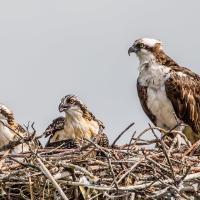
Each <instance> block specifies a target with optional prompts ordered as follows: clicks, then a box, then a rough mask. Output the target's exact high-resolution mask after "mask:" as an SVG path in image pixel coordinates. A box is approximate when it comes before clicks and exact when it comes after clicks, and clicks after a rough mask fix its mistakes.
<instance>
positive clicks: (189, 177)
mask: <svg viewBox="0 0 200 200" xmlns="http://www.w3.org/2000/svg"><path fill="white" fill-rule="evenodd" d="M177 178H180V176H177ZM198 178H200V172H198V173H194V174H189V175H187V176H186V177H185V179H184V181H183V182H187V181H191V180H197V179H198ZM59 182H61V183H65V184H66V185H71V186H83V187H88V188H91V189H95V190H100V191H117V189H116V188H113V187H108V186H99V185H93V184H84V183H80V182H73V181H63V180H60V181H59ZM173 182H174V180H172V179H171V178H170V179H165V180H163V181H162V182H160V181H155V182H153V183H152V182H150V183H143V184H139V185H134V186H121V187H119V188H118V190H119V191H127V192H128V191H130V192H136V191H137V190H142V189H145V188H147V187H149V186H150V185H151V186H154V187H158V186H162V185H163V184H172V183H173ZM180 190H181V189H180Z"/></svg>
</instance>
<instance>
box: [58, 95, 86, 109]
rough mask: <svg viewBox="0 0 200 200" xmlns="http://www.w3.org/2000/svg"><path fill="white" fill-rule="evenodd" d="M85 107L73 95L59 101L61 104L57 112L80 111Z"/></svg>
mask: <svg viewBox="0 0 200 200" xmlns="http://www.w3.org/2000/svg"><path fill="white" fill-rule="evenodd" d="M83 107H85V108H86V106H85V105H84V104H83V102H82V101H81V100H80V99H79V98H78V97H77V96H75V95H66V96H65V97H63V98H62V99H61V102H60V104H59V111H60V112H63V111H65V112H68V111H70V110H76V111H78V110H80V111H81V110H82V108H83Z"/></svg>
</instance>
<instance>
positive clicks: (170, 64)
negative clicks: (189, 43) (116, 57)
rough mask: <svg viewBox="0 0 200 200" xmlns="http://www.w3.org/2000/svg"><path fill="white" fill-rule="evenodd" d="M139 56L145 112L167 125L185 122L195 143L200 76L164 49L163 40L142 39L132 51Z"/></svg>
mask: <svg viewBox="0 0 200 200" xmlns="http://www.w3.org/2000/svg"><path fill="white" fill-rule="evenodd" d="M132 52H134V53H136V55H137V57H138V58H139V77H138V79H137V91H138V96H139V99H140V102H141V105H142V108H143V110H144V112H145V113H146V114H147V116H148V117H149V118H150V120H151V121H152V122H153V123H154V125H156V126H159V127H161V128H164V129H171V128H173V127H175V125H176V124H177V119H178V121H180V122H181V121H182V122H184V123H185V124H186V125H188V126H189V127H190V128H191V129H192V131H190V133H186V136H187V137H188V139H189V140H190V141H191V142H192V143H194V142H196V141H197V140H199V138H200V76H199V75H197V74H196V73H194V72H192V71H191V70H189V69H187V68H185V67H182V66H180V65H178V64H177V63H176V62H175V61H174V60H172V59H171V58H170V57H169V56H168V55H167V54H166V53H165V52H164V50H163V46H162V43H161V41H159V40H155V39H149V38H142V39H138V40H136V41H135V42H134V44H133V45H132V46H131V47H130V48H129V50H128V54H129V55H130V53H132Z"/></svg>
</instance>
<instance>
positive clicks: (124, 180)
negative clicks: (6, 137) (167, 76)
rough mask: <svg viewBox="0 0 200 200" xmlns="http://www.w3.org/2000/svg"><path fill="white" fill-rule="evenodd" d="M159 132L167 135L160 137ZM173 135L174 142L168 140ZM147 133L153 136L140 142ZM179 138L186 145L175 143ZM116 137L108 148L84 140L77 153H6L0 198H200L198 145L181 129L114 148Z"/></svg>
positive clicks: (1, 162)
mask: <svg viewBox="0 0 200 200" xmlns="http://www.w3.org/2000/svg"><path fill="white" fill-rule="evenodd" d="M126 130H127V129H126ZM157 131H162V132H165V136H164V137H161V139H160V138H159V137H158V136H157V134H158V132H157ZM125 132H126V131H123V132H122V134H120V137H121V136H122V135H123V134H124V133H125ZM171 133H173V134H174V135H176V136H175V137H174V138H173V139H171V138H168V137H167V136H166V135H168V134H171ZM145 134H148V135H150V134H152V135H153V136H154V138H153V139H152V140H145V139H142V138H143V136H144V135H145ZM178 136H179V137H182V140H184V143H185V144H177V138H178ZM118 139H119V137H118V138H117V139H116V140H115V142H114V143H113V145H111V146H110V147H108V148H103V147H100V146H98V145H97V144H95V143H94V142H92V141H89V140H85V142H84V145H83V146H82V147H80V148H77V149H64V148H62V147H57V148H41V147H39V146H38V147H34V148H30V152H26V153H21V154H15V155H13V154H12V155H11V154H9V153H8V154H7V155H5V151H4V152H3V153H2V154H1V160H0V199H2V200H3V199H11V200H12V199H15V200H16V199H19V200H20V199H26V200H27V199H31V200H39V199H71V200H72V199H73V200H74V199H75V200H76V199H77V200H78V199H97V200H101V199H104V200H105V199H127V200H128V199H130V200H134V199H135V200H139V199H140V200H141V199H160V200H161V199H192V198H196V199H199V198H200V196H199V190H198V189H199V188H198V185H199V181H200V166H199V156H198V146H199V142H197V143H196V144H194V145H191V144H190V143H189V142H188V141H187V139H186V138H185V137H184V135H183V134H181V133H179V132H178V131H175V130H171V131H165V130H161V129H160V128H157V127H149V128H147V129H145V130H144V131H143V132H142V133H140V134H139V135H138V136H136V134H135V133H134V134H133V135H132V137H131V139H130V142H129V144H126V145H115V143H116V142H117V140H118ZM24 141H26V142H27V141H28V140H24ZM29 142H30V141H29Z"/></svg>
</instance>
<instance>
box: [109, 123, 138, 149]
mask: <svg viewBox="0 0 200 200" xmlns="http://www.w3.org/2000/svg"><path fill="white" fill-rule="evenodd" d="M134 124H135V123H134V122H133V123H131V124H130V125H129V126H128V127H127V128H126V129H125V130H123V131H122V132H121V133H120V134H119V135H118V136H117V138H116V139H115V140H114V142H113V143H112V145H111V147H114V145H115V144H116V142H117V141H118V140H119V139H120V137H121V136H122V135H123V134H124V133H125V132H126V131H128V130H129V129H130V128H131V127H132V126H133V125H134Z"/></svg>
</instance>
